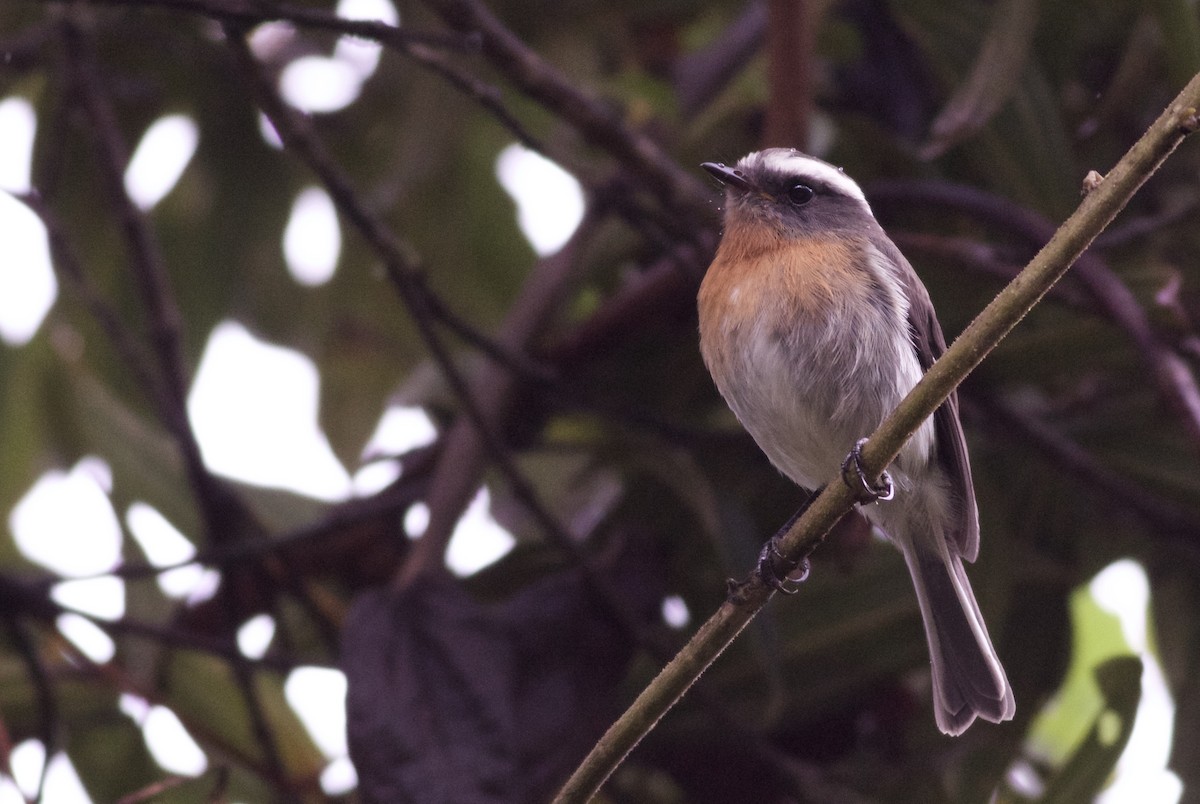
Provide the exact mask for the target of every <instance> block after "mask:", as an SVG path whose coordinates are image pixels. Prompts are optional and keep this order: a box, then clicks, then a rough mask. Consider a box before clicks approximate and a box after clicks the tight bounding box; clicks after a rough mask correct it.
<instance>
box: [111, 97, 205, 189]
mask: <svg viewBox="0 0 1200 804" xmlns="http://www.w3.org/2000/svg"><path fill="white" fill-rule="evenodd" d="M199 142H200V131H199V129H198V128H196V123H195V121H194V120H192V118H190V117H188V116H187V115H182V114H172V115H167V116H166V117H160V118H159V119H158V120H155V121H154V122H153V123H151V124H150V127H149V128H148V129H146V133H145V134H143V135H142V140H141V142H139V143H138V146H137V148H136V149H134V152H133V157H132V158H131V159H130V160H129V167H127V168H126V169H125V191H126V192H128V193H129V197H130V198H132V199H133V202H134V203H135V204H137V205H138V206H139V207H140V208H142V209H144V210H146V209H151V208H153V207H154V205H155V204H157V203H158V202H159V201H161V200H162V199H163V197H164V196H166V194H167V193H169V192H171V190H172V189H173V188H174V187H175V185H176V184H177V183H178V182H179V177H180V176H182V175H183V171H184V169H185V168H186V167H187V166H188V163H189V162H191V161H192V156H193V155H194V154H195V153H196V146H197V145H198V144H199Z"/></svg>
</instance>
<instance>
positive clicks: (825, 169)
mask: <svg viewBox="0 0 1200 804" xmlns="http://www.w3.org/2000/svg"><path fill="white" fill-rule="evenodd" d="M751 160H755V161H758V162H759V163H761V164H762V165H764V166H765V167H767V168H769V169H771V170H772V171H775V172H776V173H784V174H792V175H802V176H811V177H813V178H814V179H817V180H818V181H821V182H824V183H825V184H827V185H829V186H830V187H833V188H836V189H837V190H838V191H839V192H841V193H843V194H844V195H848V196H850V197H851V198H854V199H857V200H858V201H861V202H862V203H863V205H864V206H866V204H867V197H866V196H865V195H863V191H862V188H861V187H859V186H858V183H857V182H855V181H854V179H852V178H850V177H849V176H847V175H846V174H845V173H843V172H842V171H840V170H838V169H837V168H835V167H834V166H833V165H831V164H829V163H828V162H822V161H821V160H820V159H816V158H814V157H811V156H805V155H804V154H802V153H800V152H799V151H787V150H784V149H782V148H771V149H770V150H766V151H758V152H756V153H752V154H749V155H748V156H746V158H745V159H743V160H742V162H743V163H748V162H750V161H751Z"/></svg>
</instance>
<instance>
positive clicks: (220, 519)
mask: <svg viewBox="0 0 1200 804" xmlns="http://www.w3.org/2000/svg"><path fill="white" fill-rule="evenodd" d="M61 30H62V37H63V45H64V48H63V50H64V52H65V58H66V62H67V69H68V72H69V75H70V79H71V85H72V89H73V90H74V92H73V94H74V96H75V99H76V100H78V101H79V103H80V105H81V106H82V107H83V111H84V116H85V119H86V120H87V123H88V130H89V133H90V135H91V137H92V144H93V148H94V150H95V153H96V162H97V165H98V167H99V172H100V180H101V191H102V193H103V194H104V197H105V200H106V202H107V206H108V208H109V209H112V210H114V211H115V213H116V215H117V219H118V222H119V224H120V227H121V233H122V235H123V237H124V240H125V244H126V247H127V249H128V251H129V269H130V272H131V274H132V275H133V280H134V282H133V284H134V287H135V289H136V291H137V293H138V296H139V298H140V301H141V304H142V307H143V308H144V310H145V313H146V317H147V326H148V328H149V330H150V345H151V352H152V355H153V357H154V360H155V363H156V369H157V371H156V375H157V377H158V380H157V382H155V383H153V384H152V385H151V386H150V387H147V388H146V392H147V393H149V394H150V395H151V398H152V399H154V400H155V401H156V402H157V403H158V405H159V408H160V409H159V411H158V413H159V416H160V418H161V419H162V422H163V425H164V426H165V427H166V428H167V431H168V432H169V433H170V434H171V435H172V437H173V438H174V439H175V443H176V445H177V446H178V448H179V450H180V453H181V455H182V457H183V463H184V467H185V470H186V472H187V476H188V479H189V481H190V482H191V485H192V489H193V493H194V495H195V498H196V502H197V505H198V506H199V508H200V511H201V513H202V515H203V516H202V519H203V522H204V529H205V536H206V537H207V541H208V542H209V543H217V542H220V541H222V540H228V539H230V538H232V537H233V536H234V535H235V534H236V533H238V532H239V531H240V530H242V529H243V528H244V527H246V526H247V525H250V524H251V523H252V519H251V517H250V516H249V514H248V512H247V511H246V509H245V508H244V506H243V505H241V502H240V500H238V499H237V498H236V497H235V496H234V495H233V493H232V492H231V491H230V490H229V488H228V487H227V486H226V485H225V484H224V483H222V482H221V481H219V480H218V479H217V478H215V477H214V476H213V475H212V473H211V472H209V471H208V467H207V466H205V464H204V459H203V458H202V457H201V454H200V445H199V443H198V442H197V441H196V434H195V433H194V432H193V431H192V426H191V422H190V421H189V419H188V415H187V374H188V373H187V371H186V369H185V368H184V360H183V344H182V340H183V336H182V320H183V317H182V314H181V313H180V310H179V307H178V304H177V303H176V300H175V296H174V294H173V292H172V290H171V287H170V281H169V279H168V273H167V268H166V266H165V265H164V264H163V261H162V256H161V254H160V252H159V248H158V244H157V242H156V241H155V237H154V233H153V231H152V229H151V228H150V226H149V225H148V224H147V222H146V219H145V217H144V215H143V214H142V212H141V210H139V209H138V208H137V206H136V205H135V204H134V203H133V200H132V199H131V198H130V197H129V194H128V193H127V192H126V191H125V180H124V174H125V168H126V166H127V165H128V163H129V152H128V149H127V148H126V146H125V143H124V141H123V139H122V136H121V131H120V127H119V126H118V123H117V118H116V114H115V111H114V110H113V108H112V104H111V102H110V101H109V98H108V95H107V92H106V91H105V87H104V85H103V83H102V81H101V75H100V71H99V63H98V61H97V59H96V56H95V53H94V52H93V43H92V41H91V40H90V38H89V37H88V36H87V34H86V33H85V31H84V30H83V29H82V27H80V26H79V25H77V24H76V23H75V22H74V21H72V20H70V19H69V18H68V19H65V20H64V21H63V23H62V26H61ZM131 368H133V369H134V370H135V371H136V370H138V366H137V365H136V364H135V365H133V366H131Z"/></svg>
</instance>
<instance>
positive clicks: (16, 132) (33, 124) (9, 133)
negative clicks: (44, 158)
mask: <svg viewBox="0 0 1200 804" xmlns="http://www.w3.org/2000/svg"><path fill="white" fill-rule="evenodd" d="M36 135H37V115H36V114H35V113H34V111H33V104H31V103H30V102H29V101H27V100H25V99H24V98H20V97H12V98H5V99H4V100H3V101H0V190H8V191H9V192H12V193H24V192H27V191H28V190H29V175H30V170H31V168H32V165H33V141H34V137H35V136H36Z"/></svg>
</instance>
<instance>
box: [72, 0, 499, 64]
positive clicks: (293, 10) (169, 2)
mask: <svg viewBox="0 0 1200 804" xmlns="http://www.w3.org/2000/svg"><path fill="white" fill-rule="evenodd" d="M89 2H91V3H92V4H105V5H113V6H137V7H142V8H153V7H157V8H166V9H172V10H176V11H187V12H191V13H194V14H200V15H202V16H204V17H208V18H209V19H212V20H216V21H217V22H225V23H234V24H240V25H257V24H259V23H263V22H290V23H292V24H293V25H296V26H298V27H302V28H313V29H316V30H321V31H330V32H332V33H337V34H345V35H348V36H355V37H358V38H359V39H366V40H369V41H372V42H378V43H379V44H381V45H386V46H387V47H392V48H397V49H399V50H408V49H409V48H411V47H414V46H417V45H421V46H425V47H436V48H442V49H444V50H455V51H461V52H472V51H475V50H478V49H479V39H478V37H475V36H471V35H469V34H468V35H465V36H463V35H459V34H447V33H443V32H433V31H415V30H411V29H409V28H402V27H399V26H396V25H389V24H388V23H386V22H379V21H377V20H356V19H347V18H346V17H339V16H338V15H337V14H333V13H331V12H329V11H325V10H323V9H320V8H310V7H308V6H296V5H290V4H288V3H275V2H270V3H264V2H262V1H261V0H89Z"/></svg>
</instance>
